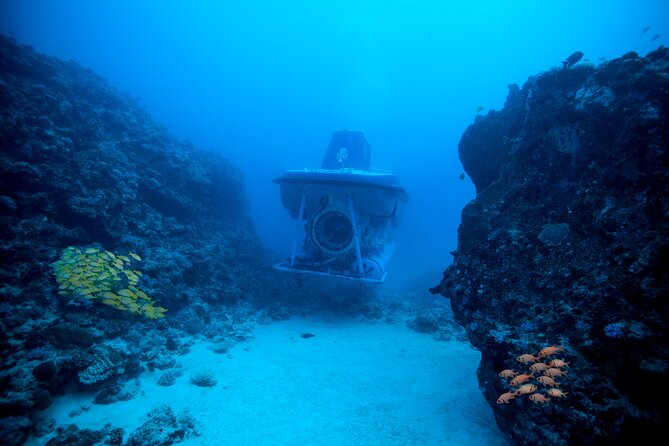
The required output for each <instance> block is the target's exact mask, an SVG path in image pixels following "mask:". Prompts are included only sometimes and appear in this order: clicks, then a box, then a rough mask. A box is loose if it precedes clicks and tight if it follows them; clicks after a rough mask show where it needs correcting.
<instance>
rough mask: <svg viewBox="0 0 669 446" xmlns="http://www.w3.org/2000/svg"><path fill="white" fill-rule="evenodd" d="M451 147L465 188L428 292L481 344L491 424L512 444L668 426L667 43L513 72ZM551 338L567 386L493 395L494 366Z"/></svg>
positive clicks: (607, 437)
mask: <svg viewBox="0 0 669 446" xmlns="http://www.w3.org/2000/svg"><path fill="white" fill-rule="evenodd" d="M459 153H460V159H461V161H462V163H463V165H464V168H465V170H466V171H467V173H468V174H469V176H470V177H471V179H472V181H473V182H474V185H475V186H476V198H475V199H474V200H473V201H472V202H470V203H469V204H468V205H467V206H466V207H465V208H464V209H463V211H462V222H461V225H460V228H459V231H458V248H457V251H455V252H453V253H452V254H453V256H454V260H453V263H452V265H451V266H449V267H448V269H446V271H445V272H444V276H443V279H442V281H441V283H440V284H439V285H438V286H436V287H435V288H433V289H432V291H433V292H434V293H441V294H442V295H444V296H446V297H447V298H449V299H450V301H451V305H452V308H453V312H454V315H455V317H456V319H457V321H458V322H459V323H460V324H461V325H462V326H463V327H465V329H466V330H467V332H468V335H469V339H470V340H471V342H472V344H473V345H474V346H475V347H477V348H478V349H480V350H481V353H482V359H481V364H480V367H479V370H478V379H479V382H480V385H481V388H482V389H483V393H484V396H485V398H486V400H487V401H488V402H489V403H490V404H491V406H492V407H493V410H494V412H495V416H496V418H497V422H498V425H499V426H500V428H501V429H502V431H503V432H505V433H506V434H507V435H508V436H509V437H510V438H511V439H512V441H513V442H514V443H516V444H523V445H530V444H531V445H536V444H540V443H543V444H556V445H560V444H563V445H566V444H573V445H576V444H590V445H592V444H607V445H609V444H632V442H633V441H634V442H637V441H640V440H641V439H644V438H648V436H649V435H652V434H666V433H667V432H669V426H668V425H667V424H666V420H667V419H669V416H668V415H669V411H668V410H667V407H668V406H667V403H666V400H665V399H664V398H663V397H662V395H665V394H666V391H665V390H664V389H665V388H666V382H667V378H668V377H669V343H668V342H667V341H668V340H669V339H668V338H669V336H668V331H667V324H668V323H669V311H668V310H669V302H668V301H667V296H669V270H668V269H667V265H669V218H668V216H669V52H668V51H667V49H666V48H663V47H660V48H659V49H657V50H655V51H653V52H651V53H649V54H648V55H647V56H646V57H640V56H638V55H637V54H635V53H629V54H626V55H624V56H623V57H621V58H619V59H615V60H612V61H609V62H605V63H602V64H600V65H598V66H593V65H588V64H580V65H575V66H573V67H571V68H567V69H553V70H550V71H548V72H545V73H542V74H539V75H537V76H534V77H531V78H530V79H529V80H528V81H527V82H526V83H525V85H523V87H522V88H518V86H515V85H512V86H510V91H509V95H508V98H507V100H506V103H505V105H504V108H503V109H502V110H501V111H491V112H490V113H488V114H487V115H486V116H478V117H477V118H476V121H475V123H474V124H473V125H471V126H470V127H469V128H468V129H467V130H466V131H465V133H464V134H463V136H462V139H461V141H460V146H459ZM554 344H559V345H563V346H564V348H565V353H564V355H562V356H561V357H562V358H563V359H565V360H567V361H570V362H571V365H570V368H569V373H568V374H567V376H564V377H560V378H558V379H557V380H558V381H559V382H560V383H561V384H560V387H561V389H562V390H563V391H565V392H568V396H567V397H566V398H564V399H559V400H558V399H552V400H551V401H549V403H548V404H545V405H536V404H532V401H531V400H529V399H527V398H524V399H523V398H516V399H514V400H511V401H510V403H509V404H496V403H495V401H496V400H497V397H498V396H499V395H500V394H502V393H503V392H506V391H507V387H506V386H507V385H508V383H507V382H506V381H505V380H504V379H502V378H500V377H498V376H497V373H498V372H500V371H501V370H503V369H513V368H515V370H516V371H519V370H524V369H523V368H521V367H523V366H522V365H520V364H518V363H517V362H516V361H515V359H514V358H516V357H518V356H519V355H521V354H524V353H530V354H534V355H536V354H537V352H538V351H539V350H540V349H542V348H544V347H546V346H550V345H554ZM659 438H662V436H660V437H659ZM665 438H666V436H665Z"/></svg>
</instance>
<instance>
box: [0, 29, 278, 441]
mask: <svg viewBox="0 0 669 446" xmlns="http://www.w3.org/2000/svg"><path fill="white" fill-rule="evenodd" d="M0 147H2V150H1V151H0V353H1V354H0V358H1V359H0V383H2V386H1V389H0V419H4V421H3V423H2V425H3V426H10V427H12V431H13V432H16V433H17V434H16V436H17V438H20V437H21V435H22V433H23V432H24V429H23V426H24V424H25V423H26V422H27V420H28V416H29V414H30V412H31V411H33V410H39V409H41V408H44V407H45V406H47V405H48V404H50V403H51V395H52V394H53V395H57V394H58V393H62V392H63V391H64V390H63V389H74V388H77V387H79V388H82V387H88V388H90V389H91V390H97V389H98V388H99V387H100V386H106V387H105V388H117V387H120V386H122V382H123V381H124V380H125V379H127V378H128V377H131V376H134V375H136V374H137V373H139V372H140V371H141V370H142V369H143V368H150V367H151V366H150V364H151V363H152V361H153V360H154V359H155V358H156V357H159V356H161V355H163V354H167V353H169V354H172V352H177V353H178V352H183V349H184V348H187V347H185V346H184V345H185V344H186V341H184V342H183V343H181V341H179V343H177V342H175V341H174V340H175V339H181V338H182V337H183V335H182V334H183V332H182V331H180V330H181V328H180V327H181V322H179V321H171V320H170V319H171V318H170V316H172V315H175V314H180V313H179V312H180V311H181V310H182V309H184V308H188V307H189V306H192V305H197V306H198V308H202V307H203V306H204V305H205V303H204V302H206V303H207V304H206V305H211V306H212V307H214V308H213V309H209V310H208V311H207V316H208V319H207V321H208V320H210V319H211V318H212V317H215V316H216V315H217V314H218V312H220V311H223V310H219V309H217V308H218V307H221V304H224V305H225V304H234V303H236V302H238V301H240V300H242V299H251V298H253V297H254V296H255V295H257V294H259V291H258V290H260V289H262V286H259V283H260V282H261V281H262V275H261V274H260V273H259V271H260V270H261V268H263V271H264V268H265V266H264V265H263V264H261V263H260V262H262V259H260V257H262V256H261V255H259V254H262V253H261V250H260V248H259V242H258V239H257V237H256V235H255V232H254V229H253V226H252V224H251V220H250V218H249V216H248V213H247V211H246V197H245V193H244V186H243V178H242V175H241V174H240V172H239V171H238V170H237V169H236V168H235V167H233V166H232V165H231V164H230V163H229V162H228V161H227V160H226V159H224V158H223V157H222V156H220V155H219V154H216V153H210V152H205V151H202V150H200V149H198V148H196V147H194V146H193V145H192V144H190V143H189V142H187V141H179V140H177V139H175V138H174V137H172V136H170V134H169V133H168V132H167V131H166V130H165V129H164V128H163V127H161V126H160V125H158V124H156V123H155V122H154V121H153V120H152V119H151V118H150V116H149V115H148V114H147V113H146V112H145V111H144V110H143V109H142V107H141V106H140V105H139V104H138V103H137V101H136V100H134V99H132V98H130V97H129V96H128V95H126V94H123V93H121V92H119V91H117V90H116V89H114V88H112V87H111V86H109V85H108V84H107V82H106V81H105V80H103V79H102V78H100V77H99V76H97V75H96V74H94V73H93V72H91V71H90V70H87V69H85V68H82V67H81V66H79V65H78V64H77V63H75V62H65V61H61V60H59V59H56V58H51V57H46V56H44V55H41V54H38V53H37V52H35V51H34V50H33V49H32V48H30V47H28V46H20V45H17V44H16V43H15V42H14V40H13V39H11V38H9V37H6V36H1V35H0ZM68 247H71V248H68ZM75 247H82V248H81V249H79V248H75ZM114 253H118V255H116V254H114ZM126 253H132V254H128V255H127V256H126V255H123V254H126ZM61 255H62V257H61ZM59 258H60V260H59ZM140 260H141V271H139V270H138V269H137V268H138V266H133V265H137V262H139V261H140ZM54 262H55V263H54ZM268 263H269V262H268ZM51 265H53V267H52V266H51ZM54 272H55V277H54ZM259 278H260V279H259ZM59 285H60V290H61V291H62V292H61V293H59V292H58V291H59ZM149 296H150V297H149ZM103 304H106V305H103ZM111 307H114V308H116V309H121V310H123V311H117V310H116V309H114V308H111ZM165 308H167V309H169V313H167V315H166V317H163V316H165V314H164V313H165V311H164V309H165ZM130 313H136V314H141V315H144V316H147V317H148V318H150V319H156V320H149V319H146V318H138V317H135V316H134V315H132V314H130ZM202 314H204V313H202ZM202 323H204V320H203V321H202ZM192 326H193V324H190V325H188V327H189V328H190V327H192ZM157 327H158V328H160V332H159V333H158V334H156V333H152V332H151V331H150V328H157ZM147 329H148V330H147ZM200 329H201V327H200ZM120 337H124V339H125V340H124V341H123V343H125V344H124V345H126V346H128V347H127V351H125V350H123V348H126V347H123V348H121V349H120V350H119V349H116V347H114V348H111V347H110V345H112V344H110V343H109V341H110V340H118V339H119V338H120ZM166 339H172V340H173V341H172V343H171V344H170V345H172V346H173V349H172V350H171V351H170V352H167V350H168V348H167V347H166V346H167V345H168V344H169V343H168V342H167V340H166ZM182 344H183V345H182ZM166 352H167V353H166ZM105 400H108V398H107V399H105ZM19 434H21V435H19Z"/></svg>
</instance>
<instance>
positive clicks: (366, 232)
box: [273, 130, 407, 283]
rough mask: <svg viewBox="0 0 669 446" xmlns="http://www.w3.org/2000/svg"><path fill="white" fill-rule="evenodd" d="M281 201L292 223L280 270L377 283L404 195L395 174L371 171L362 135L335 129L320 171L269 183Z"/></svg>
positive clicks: (294, 174)
mask: <svg viewBox="0 0 669 446" xmlns="http://www.w3.org/2000/svg"><path fill="white" fill-rule="evenodd" d="M273 182H274V183H276V184H279V186H280V188H281V203H282V204H283V206H284V208H286V209H287V210H288V212H289V214H290V216H291V218H293V219H295V220H297V225H298V228H297V230H296V234H295V240H294V243H293V249H292V252H291V254H290V257H289V258H287V259H286V260H284V261H283V262H280V263H277V264H276V265H274V267H275V268H276V269H278V270H282V271H290V272H296V273H305V274H315V275H322V276H335V277H342V278H347V279H353V280H359V281H363V282H370V283H382V282H383V281H384V280H385V278H386V266H387V264H388V261H389V260H390V257H391V256H392V254H393V251H394V249H395V245H394V243H393V241H392V234H393V230H394V228H395V227H396V226H397V223H398V219H399V216H400V214H401V212H402V208H403V205H404V203H405V202H406V200H407V193H406V191H405V190H404V188H403V187H402V186H400V184H399V175H398V173H397V171H396V170H392V171H388V170H387V171H381V170H378V169H373V168H372V167H371V147H370V145H369V143H368V142H367V139H366V138H365V134H364V133H363V132H361V131H354V130H338V131H335V132H334V133H333V135H332V139H331V140H330V145H329V146H328V149H327V151H326V153H325V157H324V159H323V163H322V165H321V168H314V169H303V170H288V171H286V172H285V173H284V174H283V175H282V176H280V177H278V178H276V179H274V180H273Z"/></svg>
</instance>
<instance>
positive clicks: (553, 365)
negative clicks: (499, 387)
mask: <svg viewBox="0 0 669 446" xmlns="http://www.w3.org/2000/svg"><path fill="white" fill-rule="evenodd" d="M559 352H564V347H562V346H555V345H553V346H550V347H546V348H544V349H542V350H541V351H540V352H539V353H538V354H537V355H536V356H535V355H532V354H530V353H525V354H522V355H520V356H518V357H517V358H516V361H518V362H519V363H521V364H523V365H525V366H528V365H529V369H528V370H527V371H526V372H525V373H523V374H520V373H519V372H516V371H515V370H511V369H506V370H502V371H501V372H499V373H498V376H499V377H501V378H504V379H511V382H510V383H509V385H510V386H511V389H510V391H509V392H504V393H503V394H501V395H500V396H499V398H497V404H509V402H510V401H511V400H512V399H514V398H517V397H520V396H523V395H529V396H528V398H529V399H530V401H532V402H534V403H535V404H547V403H548V402H549V401H550V400H551V398H566V396H567V392H563V391H562V390H560V383H559V382H558V381H557V380H556V378H557V377H562V376H566V375H567V373H568V372H567V369H568V368H569V363H568V362H565V361H563V360H562V359H557V358H555V359H553V358H551V357H552V356H554V355H556V354H558V353H559ZM537 375H538V376H537ZM531 381H536V382H537V383H538V384H540V385H541V386H542V388H543V389H545V392H538V390H539V386H538V385H537V384H533V383H532V382H531Z"/></svg>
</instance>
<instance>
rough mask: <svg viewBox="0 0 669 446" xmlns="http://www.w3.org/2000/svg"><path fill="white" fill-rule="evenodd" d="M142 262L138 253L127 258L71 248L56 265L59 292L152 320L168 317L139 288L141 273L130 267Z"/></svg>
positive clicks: (99, 249)
mask: <svg viewBox="0 0 669 446" xmlns="http://www.w3.org/2000/svg"><path fill="white" fill-rule="evenodd" d="M141 260H142V259H141V257H140V256H139V255H137V254H135V253H129V254H128V255H127V256H124V255H117V254H114V253H112V252H110V251H107V250H104V249H101V248H97V247H94V246H90V247H83V248H79V247H76V246H69V247H67V248H65V250H63V254H62V255H61V257H60V259H59V260H58V261H56V262H54V263H53V268H54V274H55V276H56V281H57V282H58V285H59V287H60V291H59V293H60V294H63V295H76V296H81V297H84V298H86V299H91V300H97V301H100V302H102V303H103V304H105V305H109V306H112V307H114V308H116V309H118V310H121V311H128V312H130V313H134V314H141V315H142V316H146V317H148V318H150V319H158V318H162V317H165V312H166V311H167V309H166V308H163V307H159V306H156V305H155V302H154V301H153V300H152V299H151V298H150V297H149V296H147V294H146V293H145V292H144V291H142V290H140V289H139V287H138V282H139V278H140V277H141V276H142V272H141V271H139V270H136V269H132V268H131V265H132V264H133V263H134V262H140V261H141Z"/></svg>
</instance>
